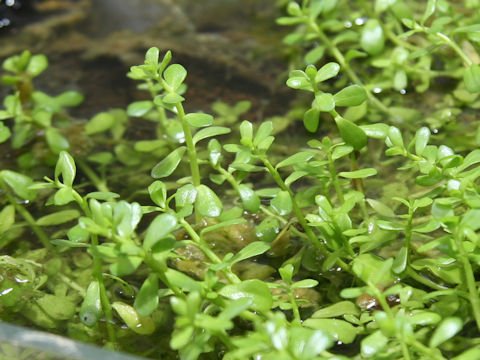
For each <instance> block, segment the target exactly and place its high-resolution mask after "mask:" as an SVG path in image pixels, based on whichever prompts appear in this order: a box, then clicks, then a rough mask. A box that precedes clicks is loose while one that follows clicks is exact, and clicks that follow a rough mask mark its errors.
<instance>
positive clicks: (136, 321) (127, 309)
mask: <svg viewBox="0 0 480 360" xmlns="http://www.w3.org/2000/svg"><path fill="white" fill-rule="evenodd" d="M111 306H112V308H113V309H114V310H115V311H116V312H117V314H118V315H119V316H120V318H121V319H122V320H123V322H124V323H125V324H126V325H127V326H128V328H129V329H130V330H132V331H134V332H136V333H137V334H140V335H150V334H151V333H153V332H154V331H155V323H154V322H153V320H152V319H151V318H149V317H145V318H142V317H140V316H139V315H138V313H137V312H136V311H135V309H134V308H133V307H131V306H130V305H128V304H125V303H123V302H120V301H115V302H114V303H112V305H111Z"/></svg>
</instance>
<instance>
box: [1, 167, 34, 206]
mask: <svg viewBox="0 0 480 360" xmlns="http://www.w3.org/2000/svg"><path fill="white" fill-rule="evenodd" d="M0 176H1V177H2V179H3V181H5V182H6V183H7V185H8V186H9V187H10V189H11V190H12V191H13V192H14V193H15V195H17V196H18V197H20V198H22V199H24V200H30V201H31V200H33V199H35V197H36V196H37V190H35V189H30V188H29V187H30V185H33V180H32V179H30V178H29V177H28V176H26V175H23V174H20V173H17V172H14V171H11V170H2V171H1V172H0Z"/></svg>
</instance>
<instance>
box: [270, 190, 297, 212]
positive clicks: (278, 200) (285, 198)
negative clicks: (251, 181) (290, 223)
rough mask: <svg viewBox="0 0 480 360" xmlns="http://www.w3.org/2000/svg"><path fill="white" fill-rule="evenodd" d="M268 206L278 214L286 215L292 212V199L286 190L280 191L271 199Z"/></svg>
mask: <svg viewBox="0 0 480 360" xmlns="http://www.w3.org/2000/svg"><path fill="white" fill-rule="evenodd" d="M270 206H271V207H272V208H273V209H274V210H275V211H276V212H277V214H278V215H280V216H285V215H288V214H290V213H291V212H292V208H293V205H292V199H291V197H290V194H289V193H288V191H280V192H279V193H278V194H277V195H276V196H275V197H274V198H273V199H272V200H271V201H270Z"/></svg>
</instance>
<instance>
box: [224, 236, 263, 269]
mask: <svg viewBox="0 0 480 360" xmlns="http://www.w3.org/2000/svg"><path fill="white" fill-rule="evenodd" d="M268 249H270V244H269V243H266V242H263V241H254V242H252V243H250V244H248V245H247V246H245V247H244V248H243V249H241V250H240V251H239V252H238V253H236V254H235V256H234V257H232V258H231V259H230V263H231V264H232V265H233V264H235V263H237V262H239V261H243V260H245V259H250V258H252V257H255V256H258V255H261V254H263V253H264V252H266V251H267V250H268Z"/></svg>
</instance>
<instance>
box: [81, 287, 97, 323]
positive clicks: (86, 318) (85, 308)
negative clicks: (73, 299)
mask: <svg viewBox="0 0 480 360" xmlns="http://www.w3.org/2000/svg"><path fill="white" fill-rule="evenodd" d="M79 316H80V321H81V322H82V323H84V324H85V325H86V326H88V327H92V326H94V325H95V324H96V323H97V321H98V320H99V319H100V316H102V302H101V300H100V284H99V283H98V281H96V280H94V281H92V282H91V283H90V285H88V288H87V292H86V293H85V298H84V300H83V302H82V306H81V307H80V312H79Z"/></svg>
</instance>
